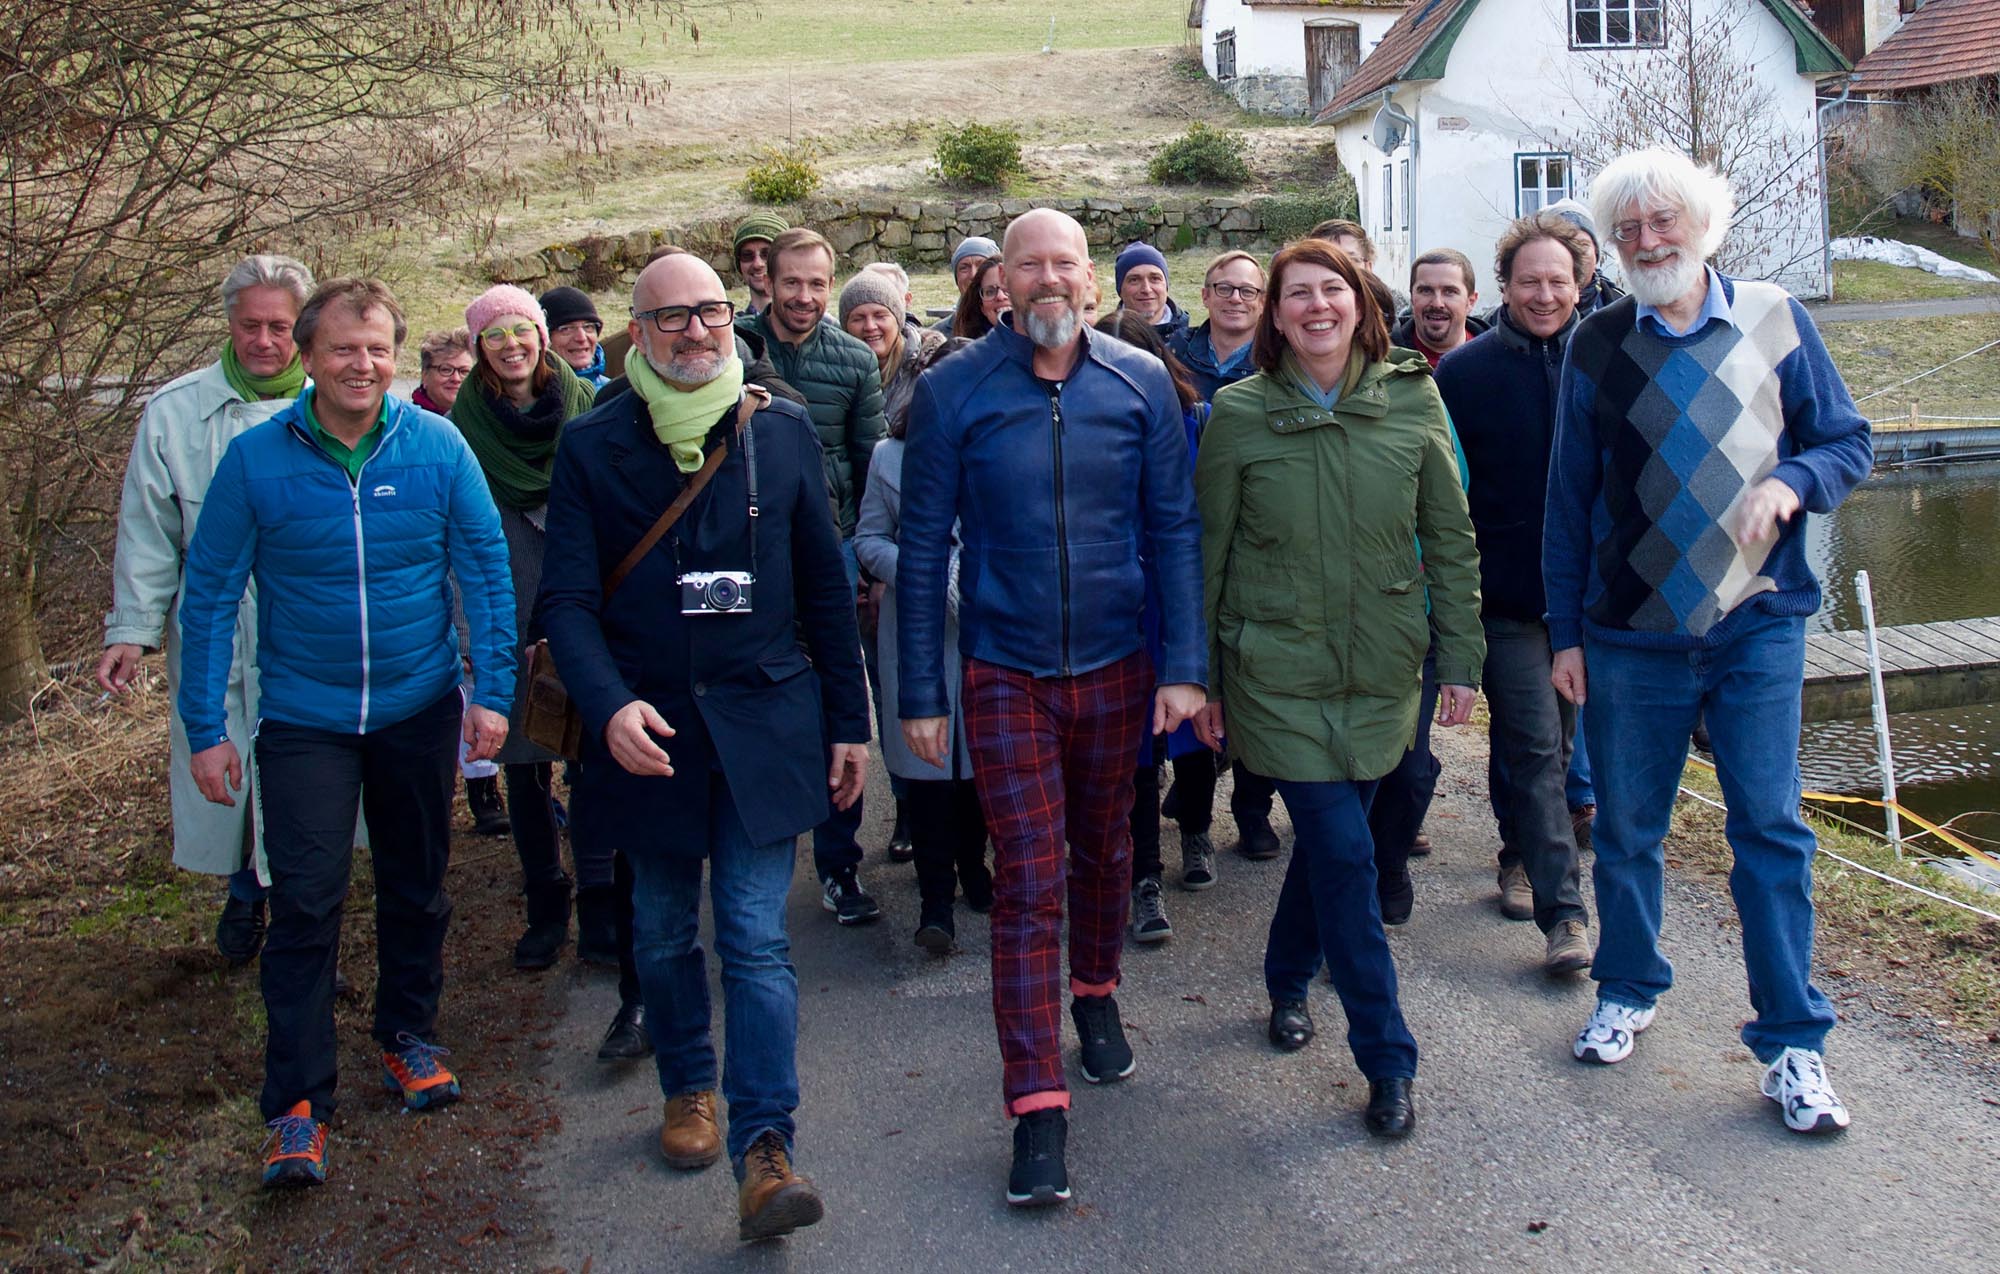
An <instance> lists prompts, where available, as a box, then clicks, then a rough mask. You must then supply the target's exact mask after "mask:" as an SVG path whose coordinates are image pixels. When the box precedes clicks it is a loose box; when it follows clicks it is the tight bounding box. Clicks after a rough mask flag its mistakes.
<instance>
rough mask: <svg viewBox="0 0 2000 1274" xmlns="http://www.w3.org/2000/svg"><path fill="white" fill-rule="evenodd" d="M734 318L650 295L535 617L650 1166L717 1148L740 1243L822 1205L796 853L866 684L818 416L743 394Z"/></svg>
mask: <svg viewBox="0 0 2000 1274" xmlns="http://www.w3.org/2000/svg"><path fill="white" fill-rule="evenodd" d="M780 287H781V290H780V292H779V293H778V295H779V296H780V298H781V299H780V301H779V304H781V305H782V304H783V303H784V302H783V300H782V297H783V290H782V285H780ZM733 310H734V307H733V306H732V305H731V304H730V302H729V299H728V294H727V293H726V292H725V291H724V290H723V287H722V280H721V279H720V278H718V277H717V276H716V273H715V271H714V270H712V269H710V268H709V267H708V266H707V265H706V264H705V263H703V262H702V261H701V260H700V259H699V258H696V257H692V256H686V255H682V256H671V257H666V258H663V259H661V260H659V261H655V262H654V263H653V264H652V265H649V266H647V267H646V269H645V270H644V271H643V272H642V273H641V274H640V275H639V278H638V281H637V283H636V284H634V286H633V289H632V322H631V324H630V326H629V327H628V328H627V332H628V334H629V335H630V337H631V338H632V353H633V355H634V356H633V357H630V358H627V359H626V361H625V369H626V373H627V375H629V376H630V377H631V388H630V390H629V391H628V392H626V393H623V394H620V395H619V396H618V397H616V398H614V399H612V400H611V401H609V402H606V403H604V404H602V405H601V406H598V407H596V408H594V409H592V410H591V411H590V412H589V413H587V414H586V415H583V416H579V417H577V418H576V419H575V420H572V421H570V422H569V424H568V425H567V426H566V427H565V428H564V431H563V443H562V447H561V449H560V450H559V451H558V452H557V453H556V463H555V470H554V472H553V473H552V474H551V475H550V479H549V528H548V529H549V536H548V556H547V557H546V558H544V559H543V563H542V592H541V602H540V612H539V613H540V616H541V622H542V627H543V629H544V630H545V631H546V632H547V634H548V641H549V649H550V651H551V652H552V653H553V654H554V655H555V659H556V663H557V666H558V667H560V668H561V669H562V675H563V680H564V682H565V683H566V684H567V685H568V688H569V692H570V697H571V698H572V699H573V700H574V702H575V703H576V706H577V710H578V712H579V714H580V715H581V717H582V719H583V725H584V730H583V745H582V746H583V755H582V761H583V764H582V767H581V771H580V775H579V779H578V783H579V786H578V789H577V798H576V813H575V819H576V827H577V828H578V829H579V831H580V833H581V834H585V835H590V836H595V837H598V838H599V839H601V840H603V841H605V842H608V843H611V844H616V845H618V846H620V847H621V848H622V849H623V850H624V853H625V858H626V861H627V862H628V863H629V864H630V866H631V869H632V876H633V896H632V908H633V954H634V956H635V958H636V960H637V963H638V974H639V986H640V989H641V992H642V994H643V995H644V996H645V1001H646V1024H647V1028H648V1029H649V1030H650V1032H651V1033H652V1038H653V1043H654V1047H655V1052H654V1062H655V1065H656V1066H657V1067H658V1069H659V1078H660V1091H661V1093H662V1095H663V1096H664V1097H665V1098H666V1112H665V1119H664V1122H663V1126H662V1128H661V1130H660V1150H661V1153H662V1155H663V1156H664V1157H665V1159H666V1161H667V1163H668V1164H669V1165H670V1166H672V1167H675V1168H681V1169H689V1170H693V1169H699V1168H705V1167H707V1166H708V1165H710V1164H712V1163H714V1162H715V1161H716V1159H718V1158H719V1157H720V1156H721V1154H722V1153H723V1150H724V1148H725V1144H726V1148H727V1150H728V1153H729V1157H730V1161H731V1164H732V1166H733V1167H734V1168H735V1171H736V1178H737V1181H738V1182H739V1183H740V1185H739V1189H738V1192H737V1218H738V1221H737V1234H738V1236H739V1237H741V1238H743V1239H746V1240H748V1239H767V1238H775V1237H777V1236H778V1235H781V1234H787V1233H790V1232H791V1231H793V1230H795V1229H797V1228H799V1227H800V1226H806V1225H811V1224H813V1223H814V1222H816V1221H818V1220H819V1219H820V1217H821V1215H822V1214H823V1210H824V1209H823V1205H822V1204H821V1202H820V1198H819V1195H818V1194H817V1192H816V1191H815V1190H814V1189H813V1186H812V1184H811V1183H810V1182H809V1181H807V1180H805V1179H804V1178H802V1177H800V1176H798V1175H797V1174H796V1173H794V1172H793V1170H792V1152H793V1133H794V1122H793V1112H794V1111H795V1110H796V1109H797V1108H798V1104H799V1079H798V1062H797V1056H796V1054H797V1045H798V1025H799V1023H798V1006H799V984H798V974H797V972H796V971H795V970H794V969H793V967H792V961H791V938H790V935H789V932H788V930H787V926H786V911H785V901H786V897H787V895H788V894H789V893H790V892H791V887H792V873H793V866H794V863H795V862H796V858H797V851H796V843H797V839H798V836H799V834H800V833H801V832H804V831H805V830H806V829H807V828H809V827H813V826H816V825H818V824H820V823H823V822H824V821H825V820H826V818H827V815H828V812H829V808H830V807H831V808H839V809H851V808H853V807H854V805H855V803H856V802H857V801H859V800H860V798H861V788H862V784H863V777H864V771H865V767H866V763H867V757H868V688H867V683H866V681H865V680H864V679H863V676H862V671H861V649H860V638H859V636H858V634H857V633H856V631H855V623H854V594H853V592H852V591H851V590H850V589H849V587H848V585H847V578H846V575H845V573H844V572H843V570H842V568H841V561H840V534H839V530H838V528H837V526H836V525H835V522H834V517H833V513H832V510H831V508H830V507H829V505H828V501H827V487H826V480H825V476H824V473H823V470H822V468H821V463H820V453H819V450H820V449H819V444H818V442H817V441H815V438H814V427H813V423H812V419H811V417H810V415H809V414H808V412H807V410H806V409H805V408H803V407H800V406H798V405H796V404H794V403H791V402H786V401H780V400H775V399H773V398H771V396H770V395H769V394H767V393H765V392H764V391H763V390H761V389H758V388H757V387H755V386H746V384H745V382H744V379H743V363H742V359H741V358H740V357H739V356H738V354H737V352H736V345H735V342H734V341H733V340H732V338H731V331H730V321H731V319H732V317H733ZM871 375H872V373H871ZM672 510H680V511H681V515H680V516H679V517H678V520H675V521H672V522H671V524H663V521H662V516H663V514H667V513H669V512H670V511H672ZM649 536H650V537H651V538H649ZM653 545H657V546H656V547H653ZM635 546H637V547H635ZM809 656H810V657H809ZM829 798H830V799H829ZM704 874H706V875H707V876H708V878H709V879H708V885H709V890H708V892H709V895H710V898H711V900H712V911H711V915H712V919H713V922H714V934H715V951H716V955H717V956H718V957H720V959H721V962H722V988H723V1020H724V1025H725V1028H726V1031H727V1045H728V1047H727V1055H726V1057H725V1059H724V1060H725V1065H724V1067H723V1068H722V1070H721V1073H720V1080H721V1088H722V1096H723V1098H724V1099H725V1100H726V1101H727V1102H728V1105H729V1111H728V1116H729V1132H728V1140H727V1142H726V1143H725V1142H724V1140H723V1135H722V1133H721V1131H720V1127H719V1125H718V1122H717V1119H716V1091H715V1090H716V1086H717V1083H716V1081H717V1078H718V1075H717V1069H716V1056H715V1047H714V1044H713V1043H712V1042H711V1039H712V1037H711V1035H710V1005H709V990H708V988H709V982H708V973H707V968H706V963H705V961H704V959H703V955H702V943H701V933H700V919H701V896H702V884H703V880H702V878H703V876H704Z"/></svg>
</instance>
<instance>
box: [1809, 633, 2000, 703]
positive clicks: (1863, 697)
mask: <svg viewBox="0 0 2000 1274" xmlns="http://www.w3.org/2000/svg"><path fill="white" fill-rule="evenodd" d="M1875 638H1876V646H1877V650H1878V652H1879V654H1880V657H1881V661H1882V692H1883V695H1884V696H1885V697H1886V699H1887V703H1888V708H1889V711H1890V712H1924V711H1930V710H1933V709H1938V708H1952V707H1962V706H1966V705H1970V704H1976V703H1993V702H2000V616H1990V617H1984V618H1979V619H1959V620H1948V621H1942V622H1937V623H1929V624H1904V625H1899V626H1896V627H1893V628H1878V629H1877V630H1876V632H1875ZM1805 665H1806V666H1805V693H1804V702H1803V704H1802V711H1803V714H1804V717H1805V719H1806V720H1808V721H1835V720H1841V719H1845V718H1855V717H1866V716H1867V715H1868V713H1869V711H1870V703H1871V697H1870V693H1869V689H1868V638H1867V635H1866V634H1865V633H1860V632H1853V631H1846V630H1843V631H1839V632H1830V633H1811V634H1808V635H1807V637H1806V658H1805Z"/></svg>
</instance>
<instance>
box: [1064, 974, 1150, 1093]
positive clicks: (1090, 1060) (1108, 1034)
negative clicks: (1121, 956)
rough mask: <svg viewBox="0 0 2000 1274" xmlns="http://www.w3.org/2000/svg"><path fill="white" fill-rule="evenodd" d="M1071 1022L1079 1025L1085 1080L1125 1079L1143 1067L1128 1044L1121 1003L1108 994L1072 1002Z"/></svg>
mask: <svg viewBox="0 0 2000 1274" xmlns="http://www.w3.org/2000/svg"><path fill="white" fill-rule="evenodd" d="M1069 1016H1070V1020H1071V1021H1073V1022H1075V1023H1076V1038H1077V1040H1078V1042H1079V1043H1081V1044H1082V1046H1083V1047H1082V1049H1081V1051H1080V1052H1079V1054H1078V1058H1077V1060H1078V1063H1079V1064H1080V1065H1081V1067H1082V1069H1083V1077H1084V1078H1085V1079H1087V1080H1089V1081H1090V1082H1091V1083H1093V1084H1108V1083H1111V1082H1113V1081H1116V1080H1121V1079H1124V1078H1125V1077H1126V1076H1127V1075H1130V1074H1131V1073H1132V1072H1133V1071H1135V1070H1137V1069H1138V1068H1139V1063H1138V1061H1137V1060H1136V1059H1135V1058H1134V1057H1133V1056H1132V1046H1131V1045H1130V1044H1127V1043H1126V1042H1125V1026H1124V1024H1123V1023H1122V1022H1120V1021H1119V1020H1118V1001H1117V1000H1116V999H1114V998H1113V997H1111V996H1108V995H1079V996H1077V997H1076V998H1075V999H1073V1000H1071V1001H1070V1002H1069Z"/></svg>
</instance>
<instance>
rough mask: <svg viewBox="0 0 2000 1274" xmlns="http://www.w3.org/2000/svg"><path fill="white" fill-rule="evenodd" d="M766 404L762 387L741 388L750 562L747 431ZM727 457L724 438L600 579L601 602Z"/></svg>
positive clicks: (752, 459)
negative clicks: (602, 590) (754, 417)
mask: <svg viewBox="0 0 2000 1274" xmlns="http://www.w3.org/2000/svg"><path fill="white" fill-rule="evenodd" d="M770 405H771V393H770V391H769V390H767V389H765V388H764V387H763V386H762V385H745V386H744V387H743V398H742V400H741V401H740V402H738V403H737V404H736V433H737V435H738V436H739V437H741V438H742V439H743V443H744V454H743V458H744V462H745V465H746V467H747V468H748V470H749V486H750V559H751V561H752V562H753V563H754V562H755V561H756V557H757V438H756V434H755V433H754V432H753V431H752V430H751V428H750V418H751V417H752V416H754V415H756V414H757V413H758V412H760V411H762V410H763V409H764V408H766V407H768V406H770ZM728 455H729V440H728V439H727V438H724V439H723V440H722V441H721V442H719V443H717V444H716V446H715V450H713V451H711V452H709V453H708V458H707V459H705V460H703V461H702V462H701V468H699V469H697V470H695V471H694V473H693V474H692V475H690V476H689V478H688V480H687V484H686V485H685V486H683V487H682V488H681V492H680V494H679V495H677V496H675V497H674V502H673V503H672V504H669V505H668V506H667V511H666V512H665V513H662V514H661V515H660V517H659V520H658V521H657V522H654V523H653V525H652V528H651V529H650V530H648V531H647V532H646V534H645V535H644V536H643V537H641V538H640V540H639V542H638V543H637V544H634V545H633V546H632V551H631V552H629V553H627V554H626V555H625V556H624V558H623V560H621V561H620V562H619V563H618V565H616V566H614V567H612V568H611V573H610V574H609V575H607V576H605V577H604V599H605V600H606V601H609V600H610V599H611V595H612V594H613V593H615V592H617V591H618V586H619V585H620V584H623V583H624V582H625V577H626V576H627V575H630V574H631V573H632V572H633V570H634V569H635V568H636V567H637V566H638V565H639V563H640V562H642V561H644V560H645V557H646V554H648V553H650V552H652V551H653V549H654V547H655V546H656V545H658V544H659V542H660V539H661V537H662V536H664V535H666V533H667V532H668V531H671V530H673V528H674V523H676V522H678V521H680V520H681V515H682V514H683V513H686V512H687V511H688V506H689V505H691V504H693V503H694V501H695V497H696V496H698V495H700V494H701V493H702V489H703V488H704V487H706V486H707V485H708V482H709V479H710V478H713V477H714V476H715V471H716V470H718V469H720V468H721V467H722V462H723V460H724V459H726V458H727V457H728Z"/></svg>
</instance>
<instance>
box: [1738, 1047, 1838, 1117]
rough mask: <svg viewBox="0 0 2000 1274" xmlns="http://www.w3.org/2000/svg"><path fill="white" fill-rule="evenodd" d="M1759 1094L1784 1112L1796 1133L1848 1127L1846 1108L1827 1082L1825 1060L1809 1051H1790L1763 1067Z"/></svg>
mask: <svg viewBox="0 0 2000 1274" xmlns="http://www.w3.org/2000/svg"><path fill="white" fill-rule="evenodd" d="M1757 1087H1758V1091H1760V1092H1762V1093H1763V1094H1764V1096H1766V1097H1769V1098H1770V1099H1771V1100H1772V1101H1774V1102H1777V1103H1778V1107H1779V1109H1781V1110H1783V1111H1784V1112H1785V1127H1787V1128H1789V1129H1791V1130H1792V1131H1793V1132H1805V1133H1824V1132H1839V1131H1841V1130H1842V1129H1844V1128H1846V1127H1847V1124H1848V1118H1847V1107H1845V1106H1843V1105H1841V1104H1840V1096H1839V1094H1837V1093H1835V1092H1834V1091H1833V1085H1832V1084H1829V1083H1827V1081H1826V1059H1825V1058H1823V1057H1821V1056H1820V1055H1819V1054H1818V1053H1815V1052H1813V1051H1812V1050H1811V1049H1809V1048H1788V1049H1786V1050H1785V1051H1784V1052H1782V1053H1780V1054H1779V1055H1778V1060H1777V1061H1775V1062H1772V1063H1771V1064H1770V1065H1769V1066H1767V1067H1765V1068H1764V1080H1763V1082H1762V1083H1761V1084H1759V1085H1758V1086H1757Z"/></svg>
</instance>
